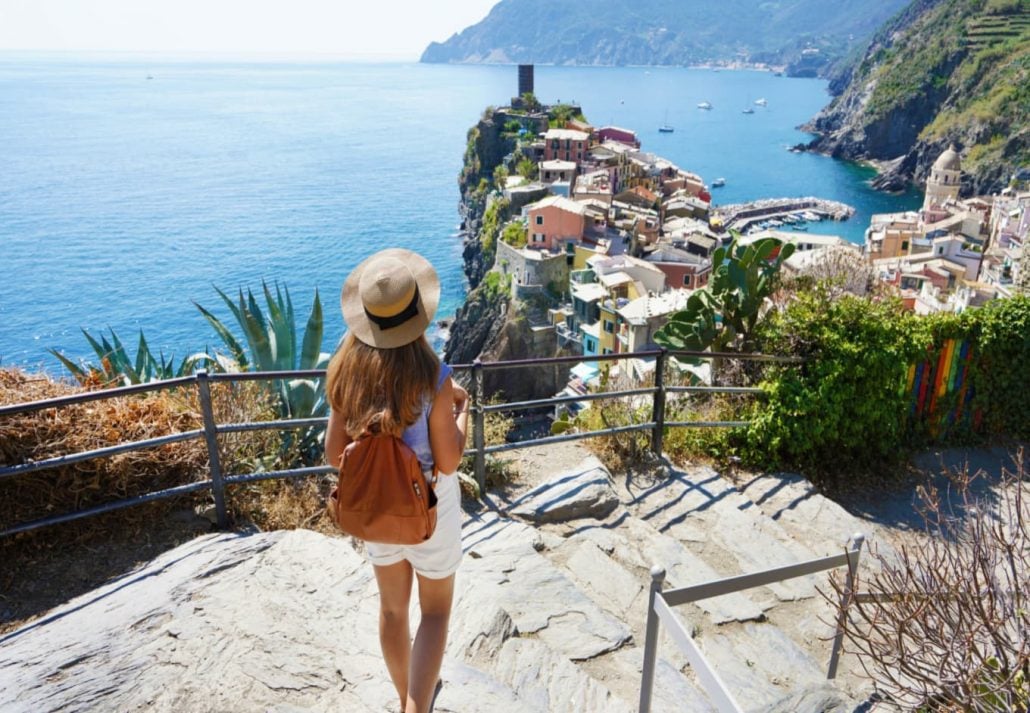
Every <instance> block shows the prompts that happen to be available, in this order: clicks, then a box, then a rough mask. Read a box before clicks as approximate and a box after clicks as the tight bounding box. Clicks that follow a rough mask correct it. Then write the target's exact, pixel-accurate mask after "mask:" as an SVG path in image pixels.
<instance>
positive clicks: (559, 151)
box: [544, 129, 590, 163]
mask: <svg viewBox="0 0 1030 713" xmlns="http://www.w3.org/2000/svg"><path fill="white" fill-rule="evenodd" d="M589 148H590V134H587V133H585V132H583V131H573V130H572V129H550V130H549V131H548V132H547V133H546V134H544V160H545V161H575V162H576V163H579V162H580V161H582V160H583V159H584V158H585V157H586V155H587V149H589Z"/></svg>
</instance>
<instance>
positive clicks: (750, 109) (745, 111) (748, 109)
mask: <svg viewBox="0 0 1030 713" xmlns="http://www.w3.org/2000/svg"><path fill="white" fill-rule="evenodd" d="M744 113H745V114H754V113H755V110H754V109H752V108H751V107H748V108H746V109H744Z"/></svg>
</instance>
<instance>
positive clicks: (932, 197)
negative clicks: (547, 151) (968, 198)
mask: <svg viewBox="0 0 1030 713" xmlns="http://www.w3.org/2000/svg"><path fill="white" fill-rule="evenodd" d="M961 187H962V160H961V159H960V158H959V155H958V149H956V148H955V145H954V144H952V145H951V146H949V147H948V150H947V151H945V152H944V153H942V154H941V155H940V156H939V157H938V158H937V160H936V161H934V164H933V168H931V169H930V176H929V178H927V179H926V197H925V198H924V199H923V210H931V209H933V207H934V206H942V205H944V203H945V201H947V200H948V199H949V198H958V192H959V189H960V188H961Z"/></svg>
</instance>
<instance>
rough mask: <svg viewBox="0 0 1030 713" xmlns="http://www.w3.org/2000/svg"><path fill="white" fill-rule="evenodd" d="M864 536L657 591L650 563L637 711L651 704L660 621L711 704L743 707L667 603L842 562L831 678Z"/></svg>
mask: <svg viewBox="0 0 1030 713" xmlns="http://www.w3.org/2000/svg"><path fill="white" fill-rule="evenodd" d="M864 542H865V536H864V535H862V534H856V535H854V536H853V537H852V539H851V540H850V541H849V543H848V546H847V548H846V549H845V551H844V552H843V553H841V554H839V555H832V556H830V557H820V558H818V559H813V560H807V561H805V562H799V563H797V564H792V565H786V566H784V567H775V568H773V569H767V570H764V571H761V572H755V573H752V574H743V575H739V576H737V577H727V578H724V579H716V580H713V581H711V582H705V583H703V584H695V585H693V586H690V587H683V588H682V589H670V590H668V591H662V585H663V584H664V582H665V570H664V569H663V568H662V567H660V566H657V565H656V566H655V567H653V568H652V569H651V591H650V595H649V596H648V600H647V629H646V631H647V633H646V636H645V639H644V667H643V673H642V674H641V682H640V709H639V710H640V713H649V711H650V710H651V697H652V693H653V691H654V674H655V663H656V660H657V656H658V634H659V625H660V624H664V625H665V626H666V627H667V628H668V630H669V636H670V637H671V638H672V640H673V641H675V642H676V645H677V646H678V647H679V649H680V651H681V652H682V653H683V655H684V656H686V657H687V660H688V661H689V662H690V665H691V667H692V668H693V669H694V673H695V674H696V675H697V679H698V681H699V682H700V683H701V685H702V687H703V688H704V690H705V693H706V694H707V695H708V698H709V700H711V702H712V703H713V705H714V706H715V708H716V710H718V711H719V713H742V711H743V708H741V707H740V704H739V703H737V701H736V699H735V698H734V697H733V694H732V693H731V692H730V691H729V689H728V688H727V687H726V684H725V683H724V682H723V680H722V679H721V678H720V677H719V674H718V673H717V672H716V671H715V669H714V668H713V667H712V665H711V663H709V662H708V659H707V657H705V655H704V653H703V652H702V651H701V649H700V648H699V647H698V645H697V643H696V642H695V641H694V638H693V637H692V636H691V635H690V633H689V632H688V631H687V629H686V627H685V626H683V623H682V622H681V621H680V619H679V617H677V616H676V614H675V612H673V609H672V608H673V607H675V606H679V605H681V604H688V603H690V602H697V601H700V600H702V599H709V598H711V597H718V596H722V595H724V594H732V593H734V592H740V591H743V590H745V589H753V588H754V587H762V586H765V585H767V584H774V583H776V582H783V581H785V580H788V579H794V578H797V577H804V576H806V575H812V574H817V573H819V572H824V571H827V570H831V569H836V568H837V567H845V566H846V567H847V568H848V575H847V581H846V582H845V585H844V590H843V591H842V592H841V604H840V609H839V615H838V618H837V627H836V631H835V633H834V637H833V648H832V650H831V652H830V663H829V665H828V667H827V673H826V678H828V679H833V678H836V676H837V664H838V663H839V661H840V652H841V646H842V644H843V642H844V625H845V617H846V616H847V608H848V606H849V604H850V603H851V601H852V600H853V599H854V598H855V597H856V594H855V591H854V587H855V573H856V572H857V571H858V562H859V557H860V556H861V554H862V545H863V543H864Z"/></svg>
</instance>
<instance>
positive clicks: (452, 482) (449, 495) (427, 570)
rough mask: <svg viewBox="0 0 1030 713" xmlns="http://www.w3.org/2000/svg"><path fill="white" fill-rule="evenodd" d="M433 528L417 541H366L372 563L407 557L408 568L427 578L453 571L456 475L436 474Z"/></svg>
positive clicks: (457, 530)
mask: <svg viewBox="0 0 1030 713" xmlns="http://www.w3.org/2000/svg"><path fill="white" fill-rule="evenodd" d="M435 491H436V500H437V504H436V529H435V530H433V535H432V537H430V538H429V539H428V540H426V541H425V542H420V543H418V544H417V545H387V544H383V543H381V542H366V543H365V550H366V551H367V552H368V558H369V559H370V560H371V561H372V564H374V565H378V566H380V567H386V566H388V565H391V564H397V563H398V562H400V561H401V560H407V561H408V562H410V563H411V566H412V568H413V569H414V570H415V571H416V572H417V573H418V574H420V575H422V576H423V577H426V578H428V579H444V578H445V577H450V576H451V575H452V574H454V573H455V572H456V571H457V569H458V565H459V564H460V563H461V488H460V487H459V485H458V476H456V475H442V474H441V475H440V476H439V478H438V479H437V481H436V488H435Z"/></svg>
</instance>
